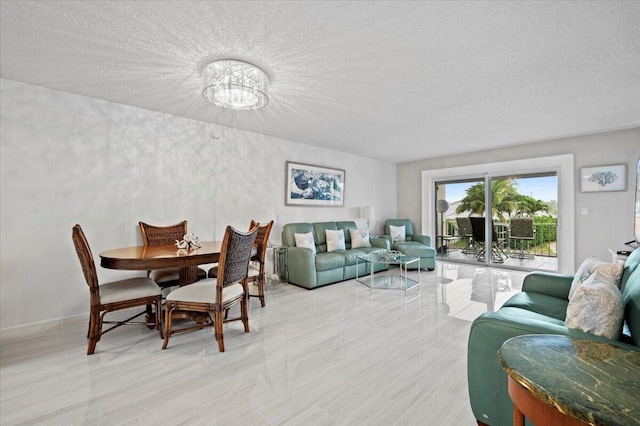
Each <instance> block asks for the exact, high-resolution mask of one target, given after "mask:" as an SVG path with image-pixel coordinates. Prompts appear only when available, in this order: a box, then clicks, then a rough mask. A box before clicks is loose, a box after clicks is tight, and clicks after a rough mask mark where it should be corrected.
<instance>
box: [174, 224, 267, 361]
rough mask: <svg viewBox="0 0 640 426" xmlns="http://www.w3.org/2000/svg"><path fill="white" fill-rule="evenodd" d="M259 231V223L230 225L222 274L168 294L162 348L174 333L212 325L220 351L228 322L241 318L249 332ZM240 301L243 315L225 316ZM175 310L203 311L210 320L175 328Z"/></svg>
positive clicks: (219, 271) (223, 250)
mask: <svg viewBox="0 0 640 426" xmlns="http://www.w3.org/2000/svg"><path fill="white" fill-rule="evenodd" d="M257 233H258V227H257V226H255V227H254V228H252V229H250V230H249V232H240V231H237V230H236V229H234V228H233V227H231V226H227V229H226V230H225V233H224V239H223V240H222V248H221V250H220V260H219V262H218V265H219V269H218V277H217V278H209V279H206V280H202V281H198V282H196V283H193V284H190V285H187V286H184V287H180V288H177V289H175V290H173V291H172V292H171V293H169V294H168V295H167V298H166V301H165V336H164V343H163V345H162V349H166V347H167V345H168V344H169V339H170V338H171V336H172V335H174V334H178V333H183V332H187V331H192V330H196V329H201V328H202V327H204V326H207V325H212V324H213V326H214V330H215V338H216V341H217V342H218V349H219V350H220V352H224V335H223V324H224V323H225V322H230V321H238V320H241V321H242V323H243V324H244V331H245V333H248V332H249V309H248V303H247V302H248V289H247V274H248V272H247V271H248V269H249V259H250V258H251V252H252V250H253V243H254V242H255V239H256V235H257ZM237 304H240V316H239V317H236V318H229V319H226V318H223V312H225V311H228V310H229V309H230V308H231V307H233V306H235V305H237ZM175 311H189V312H203V313H206V314H207V315H208V317H209V321H210V322H208V323H199V324H196V325H193V326H188V327H185V328H181V329H177V330H174V329H173V324H172V316H173V313H174V312H175Z"/></svg>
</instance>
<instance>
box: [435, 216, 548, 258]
mask: <svg viewBox="0 0 640 426" xmlns="http://www.w3.org/2000/svg"><path fill="white" fill-rule="evenodd" d="M557 227H558V225H557V224H556V223H535V222H534V223H533V235H534V239H533V240H523V242H522V243H523V246H524V249H525V250H527V251H528V252H530V253H531V254H533V255H534V256H545V257H558V255H557V247H556V244H557ZM494 228H495V230H496V235H497V236H498V242H499V243H500V244H501V245H502V248H503V249H505V250H513V251H516V250H519V249H520V242H519V240H518V241H516V240H511V239H509V224H508V223H497V222H496V223H494ZM445 235H450V236H455V237H458V238H457V240H455V241H451V242H450V243H449V244H450V245H451V246H452V247H454V248H464V247H466V244H467V239H466V238H464V237H460V236H459V234H458V228H457V226H456V223H455V222H452V221H449V220H446V221H445Z"/></svg>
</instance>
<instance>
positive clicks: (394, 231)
mask: <svg viewBox="0 0 640 426" xmlns="http://www.w3.org/2000/svg"><path fill="white" fill-rule="evenodd" d="M389 235H391V239H392V240H393V241H394V242H399V241H405V240H406V239H407V230H406V228H405V226H404V225H402V226H395V225H389Z"/></svg>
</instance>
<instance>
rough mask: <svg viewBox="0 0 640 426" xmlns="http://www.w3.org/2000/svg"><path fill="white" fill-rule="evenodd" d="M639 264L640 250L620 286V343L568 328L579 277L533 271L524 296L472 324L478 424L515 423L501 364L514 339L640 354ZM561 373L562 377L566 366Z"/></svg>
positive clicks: (470, 367) (472, 385)
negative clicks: (559, 339) (557, 339)
mask: <svg viewBox="0 0 640 426" xmlns="http://www.w3.org/2000/svg"><path fill="white" fill-rule="evenodd" d="M639 265H640V249H637V250H635V251H634V252H633V253H632V254H631V255H630V256H629V258H628V259H627V261H626V262H625V265H624V272H623V274H622V280H621V283H620V292H621V293H622V300H623V303H624V305H625V314H624V321H625V325H626V327H625V329H624V332H623V334H622V336H621V338H620V340H619V341H618V340H610V339H606V338H604V337H600V336H596V335H594V334H591V333H586V332H583V331H581V330H576V329H570V328H567V327H565V325H564V321H565V318H566V315H567V306H568V304H569V289H570V288H571V282H572V280H573V275H560V274H555V273H549V272H532V273H530V274H528V275H527V276H526V277H525V278H524V282H523V283H522V292H520V293H517V294H515V295H513V296H512V297H511V298H510V299H509V300H507V301H506V302H505V304H504V305H503V306H502V307H501V308H500V309H499V310H498V311H496V312H486V313H484V314H482V315H480V317H478V318H477V319H476V320H475V321H474V322H473V324H472V325H471V330H470V333H469V345H468V347H467V351H468V353H467V378H468V386H469V399H470V402H471V409H472V410H473V414H474V416H475V418H476V420H478V422H481V423H483V424H487V425H491V426H497V425H512V424H513V403H512V402H511V398H509V393H508V391H507V374H506V373H505V371H504V370H503V369H502V367H501V366H500V362H499V361H498V349H500V347H501V346H502V344H503V343H504V342H505V341H507V340H508V339H510V338H512V337H515V336H520V335H523V334H559V335H565V336H569V337H572V338H579V339H588V340H595V341H600V342H606V343H610V344H612V345H616V346H621V347H624V348H626V349H630V350H636V351H640V347H639V346H640V267H639ZM558 374H562V366H561V365H559V366H558ZM527 424H529V423H528V422H527Z"/></svg>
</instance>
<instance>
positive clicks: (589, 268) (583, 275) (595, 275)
mask: <svg viewBox="0 0 640 426" xmlns="http://www.w3.org/2000/svg"><path fill="white" fill-rule="evenodd" d="M623 268H624V265H623V264H622V263H609V262H605V261H604V260H601V259H598V258H597V257H595V256H591V257H588V258H586V259H585V260H584V262H582V265H580V267H579V268H578V271H577V272H576V275H575V276H574V278H573V281H572V282H571V289H569V299H571V298H572V297H573V294H574V293H575V292H576V290H578V287H580V286H581V285H582V284H586V283H590V282H592V281H593V280H599V281H603V282H607V283H610V284H612V285H614V286H616V287H620V278H622V271H623Z"/></svg>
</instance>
